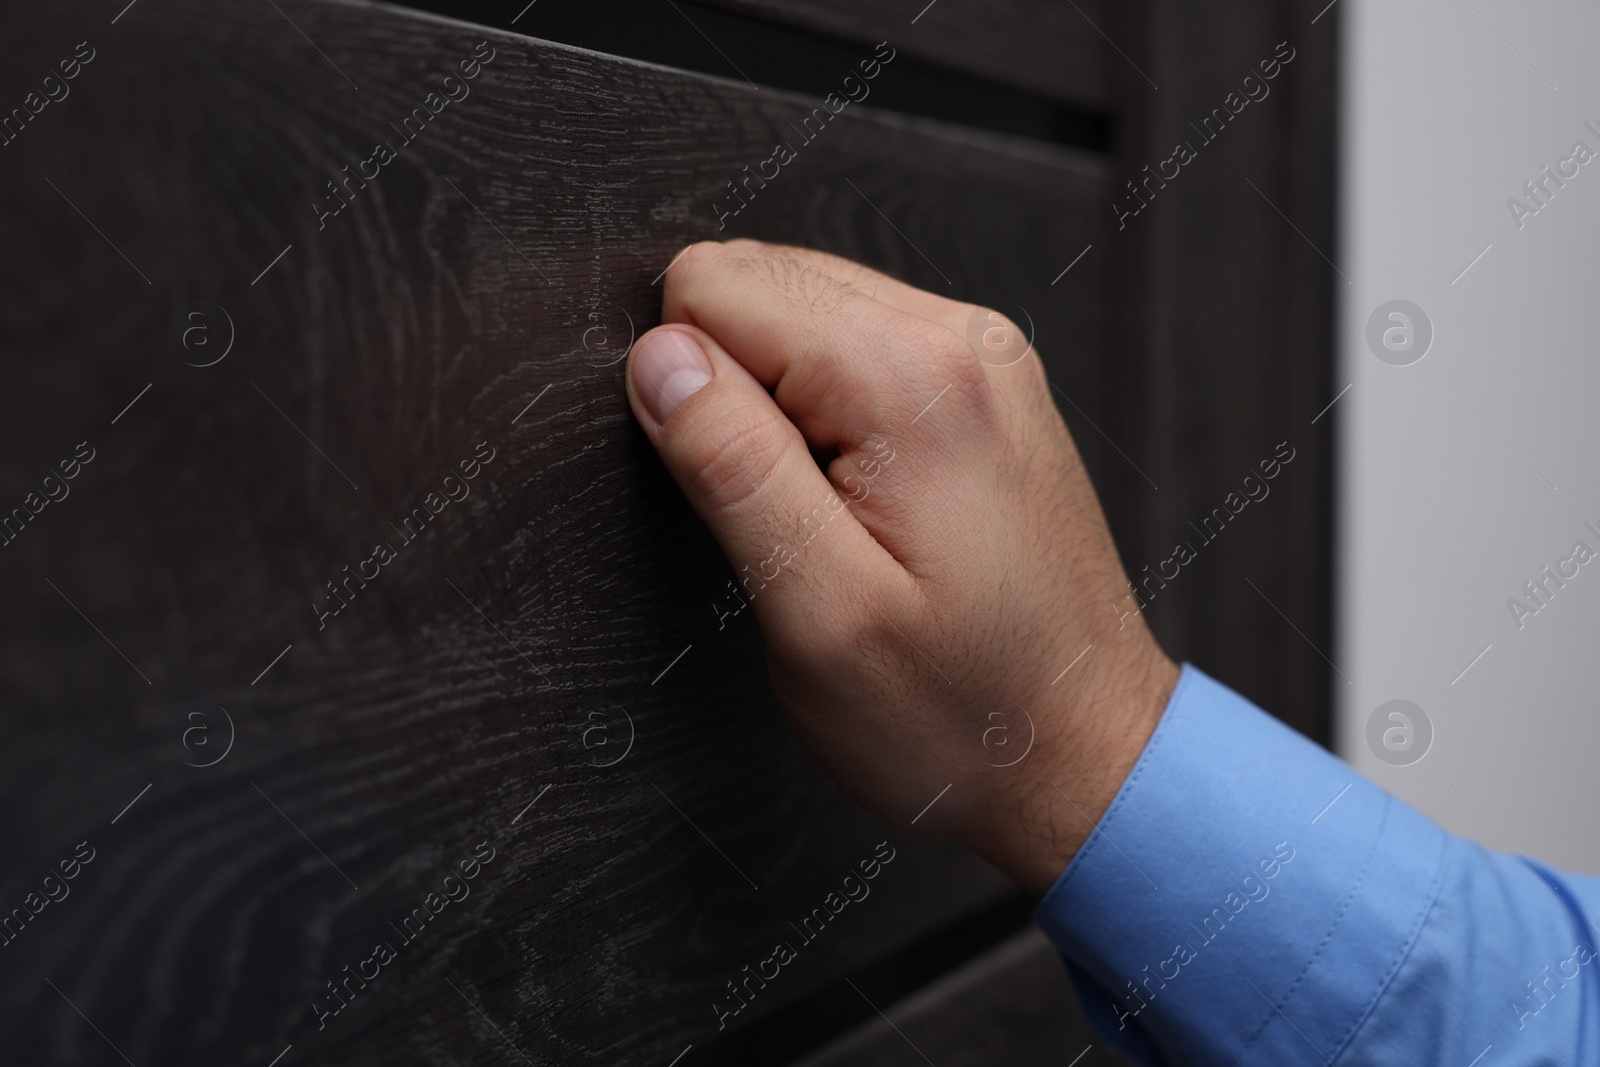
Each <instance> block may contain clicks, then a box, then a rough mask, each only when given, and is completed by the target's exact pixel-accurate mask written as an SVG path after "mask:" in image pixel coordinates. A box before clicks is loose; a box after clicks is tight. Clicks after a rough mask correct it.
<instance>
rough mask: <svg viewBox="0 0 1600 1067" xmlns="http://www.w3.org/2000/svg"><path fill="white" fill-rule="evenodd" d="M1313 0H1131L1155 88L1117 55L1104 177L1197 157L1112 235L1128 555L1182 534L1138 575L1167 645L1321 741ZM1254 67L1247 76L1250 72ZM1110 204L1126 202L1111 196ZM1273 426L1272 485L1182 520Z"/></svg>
mask: <svg viewBox="0 0 1600 1067" xmlns="http://www.w3.org/2000/svg"><path fill="white" fill-rule="evenodd" d="M1326 7H1327V5H1326V0H1322V2H1320V3H1319V2H1309V3H1300V2H1294V3H1287V2H1278V0H1271V2H1268V0H1239V2H1234V3H1229V4H1225V5H1221V6H1216V5H1208V6H1207V7H1205V8H1203V9H1202V8H1197V7H1192V6H1187V5H1183V4H1175V3H1167V2H1165V0H1148V2H1146V3H1143V4H1140V5H1138V10H1137V13H1135V14H1132V17H1133V18H1134V20H1135V21H1134V24H1135V25H1137V26H1138V27H1139V28H1140V31H1141V32H1140V34H1139V35H1138V36H1137V37H1136V38H1135V48H1134V49H1132V50H1131V52H1132V58H1133V60H1134V61H1135V62H1137V63H1138V64H1139V66H1140V67H1141V68H1143V69H1144V70H1145V71H1146V73H1148V74H1149V76H1150V77H1151V78H1152V79H1154V81H1155V82H1156V83H1157V84H1159V85H1160V86H1161V89H1160V92H1154V91H1152V90H1151V89H1150V87H1149V86H1148V85H1147V84H1145V83H1144V82H1143V80H1142V79H1141V77H1140V76H1138V75H1135V74H1132V73H1131V71H1130V72H1129V73H1128V74H1127V75H1126V76H1125V79H1124V85H1123V88H1122V91H1121V92H1122V98H1123V99H1124V101H1125V107H1124V115H1125V116H1126V121H1125V122H1124V124H1123V125H1124V128H1125V129H1126V130H1127V137H1126V139H1125V143H1124V149H1123V159H1122V164H1121V170H1122V174H1121V175H1120V176H1119V178H1118V180H1117V181H1116V182H1115V183H1114V184H1116V185H1117V187H1118V189H1119V190H1120V191H1121V192H1122V193H1123V194H1126V193H1127V186H1126V185H1125V184H1124V183H1125V182H1127V181H1130V180H1138V181H1142V180H1143V179H1144V178H1145V176H1146V174H1147V172H1146V171H1144V170H1143V168H1144V167H1146V166H1149V167H1151V168H1157V167H1158V166H1159V165H1160V161H1162V160H1164V159H1168V158H1170V157H1172V156H1173V154H1174V147H1175V145H1176V144H1178V143H1179V142H1188V143H1191V144H1192V145H1193V146H1194V147H1195V148H1196V150H1197V158H1195V159H1194V160H1193V161H1191V162H1189V163H1187V164H1185V165H1183V166H1182V168H1181V171H1180V174H1179V177H1177V178H1176V179H1174V180H1172V181H1171V182H1169V183H1166V184H1165V186H1164V187H1163V186H1161V185H1155V184H1153V185H1152V188H1153V189H1154V193H1155V195H1154V196H1153V197H1152V198H1150V199H1149V201H1148V203H1149V206H1148V207H1147V208H1145V209H1143V210H1142V211H1141V212H1140V213H1139V214H1138V215H1137V216H1136V217H1133V218H1130V219H1128V220H1127V223H1126V229H1124V230H1121V231H1119V232H1117V233H1115V234H1114V235H1113V241H1114V243H1116V244H1117V245H1118V246H1119V247H1120V250H1121V251H1122V252H1123V253H1124V255H1123V257H1122V259H1121V260H1120V262H1121V263H1122V264H1123V265H1124V266H1125V268H1126V269H1127V271H1128V273H1127V274H1126V276H1125V277H1124V280H1123V284H1124V285H1125V287H1126V291H1128V292H1130V293H1133V294H1137V296H1136V299H1134V300H1132V301H1130V302H1129V303H1128V304H1127V305H1125V307H1124V310H1123V320H1122V329H1120V330H1118V332H1117V337H1118V342H1117V343H1118V344H1119V345H1122V346H1125V348H1124V350H1125V351H1126V352H1127V353H1128V358H1126V359H1125V360H1123V361H1121V362H1119V364H1118V367H1119V368H1120V369H1121V370H1122V371H1124V372H1125V377H1124V379H1123V383H1122V384H1121V385H1119V386H1118V387H1117V388H1116V389H1115V390H1114V392H1115V393H1116V395H1118V396H1119V397H1120V398H1121V400H1122V403H1123V404H1124V405H1125V416H1126V417H1127V418H1132V419H1135V420H1136V424H1137V425H1138V426H1139V427H1140V428H1141V429H1140V431H1139V432H1138V433H1137V434H1136V435H1134V436H1133V437H1132V443H1131V444H1130V446H1129V450H1130V452H1131V453H1132V454H1133V455H1134V456H1136V457H1138V458H1139V459H1140V462H1141V464H1143V463H1144V461H1145V460H1148V469H1149V473H1150V476H1151V478H1152V479H1153V480H1154V482H1155V483H1157V484H1159V485H1160V487H1161V489H1160V491H1159V492H1150V493H1148V494H1144V495H1142V496H1139V497H1137V498H1130V499H1129V501H1128V504H1129V508H1130V510H1129V511H1128V512H1127V515H1126V519H1125V521H1126V523H1127V528H1129V529H1131V530H1136V531H1137V534H1136V535H1135V538H1130V539H1129V540H1128V541H1125V542H1124V552H1125V557H1124V558H1125V561H1126V562H1127V564H1128V568H1129V570H1130V571H1132V572H1135V573H1137V572H1139V571H1140V570H1141V569H1142V568H1143V567H1145V566H1147V565H1148V566H1150V567H1151V568H1152V569H1153V570H1154V569H1157V568H1159V567H1160V566H1161V561H1163V560H1166V559H1169V558H1171V557H1172V556H1173V554H1174V548H1175V546H1176V545H1177V544H1178V543H1179V542H1182V541H1187V542H1188V543H1190V544H1192V545H1193V546H1194V547H1195V549H1196V555H1197V558H1196V559H1195V560H1194V561H1193V562H1192V563H1189V564H1186V565H1184V566H1183V567H1182V568H1181V572H1180V574H1179V576H1178V577H1177V578H1176V579H1174V580H1173V581H1171V582H1170V583H1168V584H1166V585H1165V586H1164V587H1163V586H1161V585H1156V586H1154V587H1153V588H1155V590H1156V595H1155V596H1154V598H1153V599H1151V600H1150V602H1149V608H1148V611H1147V618H1148V620H1149V621H1150V623H1151V626H1152V628H1153V629H1154V630H1155V632H1156V633H1157V635H1158V636H1159V637H1160V638H1161V640H1162V642H1163V644H1164V645H1165V647H1166V648H1167V650H1168V651H1169V652H1170V653H1171V654H1173V655H1174V656H1179V657H1184V658H1189V659H1192V660H1194V661H1195V662H1196V663H1197V664H1199V665H1200V666H1201V667H1203V668H1204V669H1206V670H1208V671H1210V672H1211V673H1213V674H1214V675H1215V676H1216V677H1218V678H1219V679H1221V680H1222V681H1224V682H1226V683H1227V684H1229V685H1231V686H1233V687H1234V688H1236V689H1238V690H1239V691H1240V692H1242V693H1244V694H1245V695H1246V696H1248V697H1250V698H1251V699H1252V700H1254V701H1256V702H1257V703H1258V704H1260V705H1261V706H1262V707H1263V708H1266V709H1267V710H1269V711H1271V712H1272V713H1273V714H1275V715H1277V716H1278V717H1280V718H1282V719H1283V720H1285V721H1286V722H1288V723H1290V724H1291V725H1293V726H1294V727H1295V728H1297V729H1298V730H1300V731H1301V732H1302V733H1305V734H1306V735H1308V736H1310V737H1311V738H1313V739H1314V740H1317V741H1320V742H1322V743H1324V744H1327V743H1328V742H1329V740H1330V729H1329V726H1330V707H1331V692H1332V688H1333V687H1335V686H1339V687H1342V686H1344V685H1345V684H1346V681H1345V679H1344V678H1343V676H1342V675H1340V674H1339V673H1338V671H1337V669H1336V668H1335V667H1333V666H1332V663H1333V662H1337V660H1338V652H1337V650H1336V649H1335V648H1334V647H1333V644H1332V634H1333V625H1332V601H1331V588H1332V575H1331V571H1332V526H1333V501H1332V496H1333V490H1332V470H1333V447H1334V442H1333V433H1332V428H1333V426H1334V423H1335V421H1336V420H1337V419H1338V417H1339V407H1335V408H1334V409H1333V410H1332V411H1330V412H1329V413H1328V414H1326V415H1323V416H1322V417H1321V418H1318V416H1319V413H1321V412H1322V411H1323V410H1324V408H1325V407H1326V406H1327V405H1328V404H1329V403H1330V402H1332V401H1333V400H1334V398H1335V397H1336V396H1337V395H1338V394H1339V391H1340V390H1341V389H1342V388H1343V387H1344V384H1345V383H1343V382H1338V381H1335V380H1334V378H1333V301H1334V299H1335V298H1336V297H1342V296H1343V295H1344V294H1345V293H1347V292H1348V286H1347V283H1346V280H1345V278H1344V277H1343V276H1342V275H1341V274H1340V273H1339V272H1338V270H1337V269H1336V268H1335V267H1334V266H1333V262H1336V261H1337V258H1338V254H1337V248H1336V245H1335V230H1334V175H1335V167H1334V103H1335V99H1334V98H1335V92H1334V90H1335V77H1334V76H1335V70H1336V65H1337V38H1338V32H1337V31H1338V18H1339V9H1338V8H1337V7H1334V8H1332V9H1331V10H1326V11H1325V12H1324V9H1325V8H1326ZM1319 13H1321V17H1320V18H1318V15H1319ZM1313 19H1316V21H1315V22H1313ZM1282 44H1286V45H1287V47H1288V48H1289V49H1291V50H1293V53H1294V58H1293V60H1292V61H1291V62H1289V63H1287V64H1285V65H1282V66H1281V69H1280V71H1279V73H1278V75H1277V76H1276V77H1275V78H1274V79H1272V80H1271V81H1270V82H1267V83H1266V88H1267V89H1268V90H1269V92H1268V94H1267V95H1266V96H1265V97H1264V98H1263V99H1261V100H1259V101H1257V102H1252V103H1248V104H1246V105H1245V106H1244V107H1243V108H1242V109H1241V110H1240V111H1239V113H1238V114H1237V115H1236V116H1234V117H1232V118H1231V119H1229V120H1228V121H1227V122H1226V124H1225V125H1222V124H1218V123H1215V122H1214V123H1213V126H1211V127H1207V128H1206V129H1205V130H1201V129H1200V128H1199V127H1200V126H1201V125H1203V124H1204V120H1205V119H1206V117H1207V116H1210V115H1211V114H1212V112H1213V109H1217V108H1224V107H1226V106H1227V105H1226V103H1225V101H1226V100H1227V98H1228V94H1230V93H1236V94H1238V97H1236V99H1238V98H1239V97H1243V96H1244V94H1245V93H1247V92H1252V91H1253V92H1255V93H1256V94H1258V95H1259V94H1260V93H1261V91H1262V88H1261V86H1262V82H1261V79H1260V73H1261V70H1260V64H1261V62H1262V61H1263V60H1272V59H1273V57H1274V55H1275V53H1276V52H1277V50H1278V48H1279V47H1280V45H1282ZM1252 74H1254V75H1256V83H1255V88H1254V89H1251V88H1249V87H1247V86H1246V85H1245V82H1244V79H1245V78H1246V77H1247V76H1250V75H1252ZM1219 125H1221V132H1220V133H1216V132H1215V130H1216V128H1217V127H1218V126H1219ZM1208 134H1210V135H1211V136H1208ZM1169 174H1170V170H1169ZM1118 203H1119V204H1122V205H1125V206H1128V205H1131V206H1136V205H1137V201H1136V200H1134V199H1133V198H1132V197H1128V196H1126V195H1124V196H1123V197H1119V199H1118ZM1330 259H1331V262H1330ZM1348 401H1349V398H1348V397H1347V398H1345V400H1344V401H1341V402H1340V406H1342V405H1343V404H1345V403H1348ZM1313 420H1316V421H1315V422H1313ZM1282 442H1286V443H1287V445H1288V447H1289V448H1291V449H1293V450H1294V454H1295V459H1294V460H1293V462H1292V463H1291V464H1289V465H1288V466H1287V467H1285V468H1283V470H1282V472H1281V474H1280V475H1279V476H1278V477H1277V478H1276V479H1274V480H1273V481H1272V482H1271V483H1270V484H1269V486H1268V488H1269V489H1270V495H1269V496H1267V497H1266V498H1265V499H1263V500H1261V501H1260V502H1259V503H1249V504H1247V505H1246V506H1245V507H1244V508H1243V509H1242V510H1240V511H1239V512H1238V514H1237V516H1236V517H1235V518H1233V519H1231V520H1229V521H1228V522H1227V523H1226V524H1225V528H1224V529H1223V532H1222V533H1220V535H1214V536H1212V535H1210V531H1208V530H1198V529H1197V527H1198V526H1199V525H1200V524H1202V523H1203V522H1204V520H1205V518H1206V517H1207V516H1209V515H1211V514H1212V513H1213V511H1214V509H1216V508H1219V507H1224V506H1225V501H1226V499H1227V496H1228V494H1229V493H1238V494H1239V495H1240V497H1243V495H1244V493H1245V492H1246V489H1245V487H1244V486H1243V480H1244V478H1245V477H1246V476H1247V475H1249V474H1251V473H1253V472H1254V473H1256V474H1257V475H1258V476H1259V473H1260V472H1259V464H1260V463H1261V461H1263V460H1269V459H1271V458H1272V456H1273V454H1274V451H1275V450H1276V448H1277V446H1278V445H1279V444H1280V443H1282ZM1257 491H1258V493H1259V490H1257ZM1168 571H1169V573H1170V571H1171V568H1170V567H1169V568H1168ZM1252 583H1253V585H1254V588H1252ZM1330 659H1331V661H1332V662H1330Z"/></svg>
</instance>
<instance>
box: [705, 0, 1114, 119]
mask: <svg viewBox="0 0 1600 1067" xmlns="http://www.w3.org/2000/svg"><path fill="white" fill-rule="evenodd" d="M702 2H704V3H708V4H711V5H713V6H719V7H726V8H729V9H732V10H737V11H744V12H748V13H751V14H755V15H760V16H762V17H764V18H769V19H773V20H776V21H782V22H788V23H791V24H793V25H796V26H802V27H805V28H807V29H812V30H821V31H823V32H826V33H831V34H836V35H838V36H840V37H847V38H854V39H858V40H874V41H875V40H880V39H887V40H890V41H893V42H895V44H896V45H897V46H900V47H904V48H905V49H906V51H908V52H910V53H912V54H913V55H917V56H920V57H921V58H923V59H928V60H932V61H934V62H936V63H941V64H944V65H945V66H948V67H953V68H955V69H956V70H963V71H968V72H970V73H973V74H979V75H982V76H984V77H986V78H992V79H994V80H995V81H999V82H1003V83H1006V84H1008V85H1016V86H1020V87H1022V88H1025V89H1029V90H1032V91H1033V92H1037V93H1039V94H1041V95H1043V96H1048V97H1051V98H1052V99H1056V100H1063V101H1070V102H1072V103H1078V104H1084V105H1088V106H1091V107H1100V108H1105V107H1113V106H1115V102H1116V100H1117V96H1116V86H1117V81H1118V76H1119V71H1118V70H1117V69H1116V64H1118V63H1121V62H1122V60H1121V59H1120V58H1119V57H1118V56H1117V52H1116V46H1115V44H1114V43H1113V40H1114V39H1115V38H1117V37H1118V36H1119V35H1120V33H1121V31H1122V16H1121V9H1120V7H1119V5H1116V4H1112V3H1107V2H1106V0H1082V2H1080V3H1078V4H1076V5H1074V4H1058V3H1038V2H1036V0H981V2H979V0H934V2H933V3H929V2H928V0H910V2H904V0H865V2H864V0H800V2H794V0H702ZM1107 34H1110V36H1109V37H1108V36H1106V35H1107Z"/></svg>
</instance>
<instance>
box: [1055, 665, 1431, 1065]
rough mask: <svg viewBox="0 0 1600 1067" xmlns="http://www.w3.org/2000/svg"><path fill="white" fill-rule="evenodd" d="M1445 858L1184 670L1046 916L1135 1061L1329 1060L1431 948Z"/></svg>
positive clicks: (1423, 826) (1259, 714) (1368, 790)
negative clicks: (1416, 950)
mask: <svg viewBox="0 0 1600 1067" xmlns="http://www.w3.org/2000/svg"><path fill="white" fill-rule="evenodd" d="M1448 846H1449V838H1448V835H1447V834H1446V833H1445V832H1444V831H1443V830H1441V829H1440V828H1439V827H1437V826H1436V825H1434V824H1433V823H1432V822H1430V821H1429V820H1427V819H1425V818H1424V817H1422V816H1421V815H1419V814H1417V813H1416V812H1414V811H1413V810H1412V809H1410V808H1409V807H1407V806H1406V805H1404V804H1401V803H1399V802H1398V801H1396V800H1395V799H1394V798H1393V797H1391V796H1390V795H1389V794H1387V793H1385V792H1384V791H1383V790H1381V789H1379V788H1378V787H1377V786H1375V785H1373V784H1371V783H1370V782H1368V781H1366V780H1365V779H1364V778H1362V777H1361V776H1360V775H1359V774H1357V773H1356V772H1355V771H1354V770H1353V769H1351V768H1350V767H1349V766H1347V765H1346V764H1344V763H1342V762H1340V761H1339V760H1338V759H1336V758H1335V757H1334V756H1332V755H1331V754H1329V753H1328V752H1327V751H1325V750H1324V749H1322V748H1320V747H1318V746H1317V745H1315V744H1313V743H1311V742H1310V741H1308V740H1306V739H1305V738H1303V737H1301V736H1300V735H1299V734H1297V733H1295V732H1294V731H1293V730H1291V729H1289V728H1288V727H1286V726H1284V725H1283V724H1282V723H1280V722H1278V721H1277V720H1276V719H1274V718H1272V717H1271V716H1269V715H1267V714H1266V713H1265V712H1263V711H1261V710H1260V709H1259V708H1257V707H1256V706H1255V705H1253V704H1251V703H1250V702H1249V701H1247V700H1245V699H1244V698H1243V697H1241V696H1239V695H1238V694H1236V693H1234V692H1232V691H1231V690H1229V689H1227V688H1226V687H1224V686H1222V685H1220V684H1218V683H1217V682H1215V681H1213V680H1212V679H1211V678H1209V677H1207V676H1206V675H1205V674H1203V673H1201V672H1200V671H1199V670H1197V669H1196V668H1195V667H1193V666H1191V665H1188V664H1185V665H1184V668H1183V672H1182V675H1181V676H1180V678H1179V681H1178V685H1177V688H1176V690H1174V692H1173V694H1172V699H1171V700H1170V701H1169V702H1168V704H1167V708H1166V712H1165V714H1164V715H1163V717H1162V720H1161V722H1160V724H1159V725H1158V726H1157V728H1156V730H1155V733H1154V734H1153V735H1152V736H1151V738H1150V742H1149V744H1148V745H1146V747H1145V751H1144V753H1143V755H1142V756H1141V757H1140V759H1139V762H1138V764H1137V765H1136V766H1135V767H1134V769H1133V772H1132V773H1131V774H1129V776H1128V779H1127V781H1126V782H1124V783H1123V786H1122V789H1121V790H1120V791H1119V792H1118V794H1117V797H1116V799H1115V800H1114V801H1113V802H1112V804H1111V807H1110V808H1109V809H1108V810H1107V811H1106V814H1105V816H1104V817H1103V818H1102V819H1101V820H1100V824H1099V826H1098V827H1096V829H1095V831H1094V833H1093V834H1092V835H1091V836H1090V838H1089V840H1088V841H1087V842H1086V843H1085V844H1084V846H1083V848H1082V849H1080V850H1079V852H1078V854H1077V856H1076V857H1075V858H1074V859H1073V861H1072V863H1071V864H1069V865H1068V867H1067V869H1066V870H1065V871H1063V872H1062V874H1061V877H1060V878H1059V879H1057V880H1056V883H1055V885H1054V886H1053V887H1051V889H1050V891H1049V893H1047V894H1046V895H1045V897H1044V899H1043V900H1042V901H1041V902H1040V903H1039V907H1038V909H1037V911H1036V913H1035V921H1036V922H1037V923H1038V924H1039V926H1040V927H1041V928H1042V929H1043V930H1044V932H1045V933H1046V934H1047V935H1049V937H1050V938H1051V939H1052V940H1053V941H1054V942H1055V944H1056V946H1057V947H1058V948H1059V949H1060V950H1061V952H1062V954H1063V956H1065V957H1066V959H1067V963H1068V969H1069V970H1070V971H1071V972H1072V976H1073V980H1074V983H1075V984H1076V985H1077V987H1078V992H1079V995H1080V997H1081V998H1082V1000H1083V1002H1084V1008H1085V1011H1086V1012H1087V1013H1088V1015H1089V1017H1090V1020H1091V1022H1092V1023H1093V1024H1094V1025H1095V1028H1096V1029H1097V1030H1098V1031H1099V1032H1100V1034H1101V1035H1102V1036H1103V1037H1104V1038H1105V1039H1106V1040H1107V1042H1108V1043H1110V1044H1111V1045H1112V1046H1113V1047H1115V1048H1117V1049H1118V1050H1120V1051H1122V1052H1123V1053H1125V1054H1127V1055H1130V1056H1133V1057H1135V1058H1138V1059H1140V1060H1142V1061H1143V1062H1145V1063H1151V1064H1164V1063H1174V1064H1176V1063H1195V1062H1206V1063H1212V1062H1216V1063H1263V1064H1282V1063H1300V1062H1320V1061H1322V1060H1327V1061H1328V1062H1330V1063H1331V1062H1334V1061H1335V1060H1337V1058H1338V1056H1339V1053H1340V1052H1341V1051H1342V1050H1343V1049H1344V1048H1345V1046H1346V1045H1347V1044H1348V1043H1349V1042H1350V1040H1351V1038H1352V1037H1353V1036H1354V1034H1355V1033H1356V1031H1357V1030H1358V1029H1359V1028H1360V1026H1361V1024H1362V1023H1363V1022H1364V1021H1365V1020H1366V1018H1367V1017H1368V1015H1369V1014H1370V1013H1371V1012H1372V1010H1373V1007H1374V1005H1375V1004H1376V1003H1377V1001H1378V999H1379V998H1380V997H1381V996H1382V994H1383V992H1384V990H1385V989H1386V988H1387V987H1388V985H1389V984H1390V982H1392V981H1393V979H1394V976H1395V974H1396V972H1397V970H1398V968H1399V967H1400V964H1401V963H1402V962H1403V961H1404V960H1405V958H1406V955H1407V953H1408V952H1409V951H1410V949H1411V946H1412V945H1413V944H1414V942H1415V941H1416V938H1417V936H1418V932H1419V930H1420V929H1421V926H1422V923H1423V921H1424V919H1425V918H1426V917H1427V914H1428V912H1429V910H1430V908H1431V907H1432V905H1433V902H1434V900H1435V899H1436V898H1437V896H1438V894H1439V890H1440V887H1441V884H1442V881H1443V878H1444V874H1445V870H1446V858H1447V856H1448V854H1449V847H1448ZM1308 1045H1309V1046H1311V1047H1310V1048H1308V1047H1307V1046H1308ZM1313 1049H1315V1051H1316V1053H1320V1054H1321V1055H1320V1056H1318V1055H1316V1054H1314V1053H1313V1051H1312V1050H1313Z"/></svg>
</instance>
